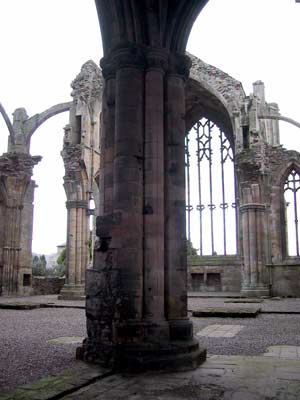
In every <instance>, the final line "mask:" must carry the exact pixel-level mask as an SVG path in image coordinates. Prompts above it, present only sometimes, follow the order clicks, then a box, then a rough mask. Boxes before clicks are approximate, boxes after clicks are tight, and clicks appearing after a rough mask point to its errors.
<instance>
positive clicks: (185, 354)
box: [76, 339, 206, 372]
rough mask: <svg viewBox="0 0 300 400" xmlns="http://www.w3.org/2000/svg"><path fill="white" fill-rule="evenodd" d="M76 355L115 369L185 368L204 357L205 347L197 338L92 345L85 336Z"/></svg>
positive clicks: (202, 359)
mask: <svg viewBox="0 0 300 400" xmlns="http://www.w3.org/2000/svg"><path fill="white" fill-rule="evenodd" d="M76 358H77V359H80V360H82V361H87V362H93V363H95V364H100V365H101V366H104V367H106V368H112V369H113V370H116V371H129V372H141V371H147V370H156V371H158V370H164V371H174V372H175V371H187V370H192V369H195V368H197V367H198V366H199V365H200V364H201V363H202V362H204V361H205V360H206V349H203V348H200V346H199V343H198V341H197V340H194V339H193V340H188V341H184V340H178V341H169V342H164V343H148V342H144V343H130V344H128V343H126V344H118V345H115V346H114V345H112V344H107V345H103V344H102V345H100V344H99V345H98V346H91V343H90V342H89V339H85V341H84V342H83V345H82V347H79V348H77V351H76Z"/></svg>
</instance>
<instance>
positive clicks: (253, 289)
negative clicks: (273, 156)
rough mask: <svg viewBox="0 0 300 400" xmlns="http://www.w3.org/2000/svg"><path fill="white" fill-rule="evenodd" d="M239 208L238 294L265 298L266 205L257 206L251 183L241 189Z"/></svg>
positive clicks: (258, 198)
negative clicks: (241, 237) (240, 257)
mask: <svg viewBox="0 0 300 400" xmlns="http://www.w3.org/2000/svg"><path fill="white" fill-rule="evenodd" d="M242 193H243V196H242V198H243V204H242V205H241V206H240V213H241V219H242V221H241V223H242V233H243V262H242V289H241V294H243V295H245V296H247V297H259V296H268V295H269V293H270V288H269V284H268V283H269V277H268V274H267V272H268V271H267V268H266V266H265V264H266V254H265V249H266V240H267V233H266V229H267V227H266V206H265V204H262V203H261V195H260V187H259V185H258V184H255V183H254V184H251V185H250V187H246V188H244V189H243V190H242Z"/></svg>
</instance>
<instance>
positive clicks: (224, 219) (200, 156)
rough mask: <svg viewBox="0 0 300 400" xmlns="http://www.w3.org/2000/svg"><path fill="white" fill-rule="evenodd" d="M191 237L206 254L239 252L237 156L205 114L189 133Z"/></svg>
mask: <svg viewBox="0 0 300 400" xmlns="http://www.w3.org/2000/svg"><path fill="white" fill-rule="evenodd" d="M185 149H186V151H185V153H186V156H185V157H186V158H185V161H186V219H187V239H188V240H189V242H190V243H192V244H193V247H194V248H196V249H197V253H198V254H199V255H200V256H202V255H228V254H236V201H235V179H234V163H233V160H234V156H233V151H232V148H231V145H230V142H229V140H228V138H227V137H226V136H225V134H224V132H222V130H221V129H220V128H218V126H217V125H216V124H214V123H213V122H212V121H210V120H207V119H205V118H202V119H201V120H200V121H198V122H197V123H196V124H195V125H194V126H193V128H192V129H191V130H190V131H189V132H188V134H187V135H186V141H185Z"/></svg>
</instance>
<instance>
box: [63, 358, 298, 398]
mask: <svg viewBox="0 0 300 400" xmlns="http://www.w3.org/2000/svg"><path fill="white" fill-rule="evenodd" d="M275 366H277V367H280V369H278V368H277V369H276V368H275ZM286 368H288V370H286ZM220 371H222V372H221V373H220ZM299 373H300V361H298V360H283V359H275V358H268V357H263V356H256V357H246V356H213V357H210V358H208V360H207V361H206V362H205V363H204V364H203V365H202V366H201V367H199V368H198V369H196V370H194V371H189V372H182V373H173V374H172V373H169V374H157V373H154V372H151V373H146V374H140V375H126V376H125V375H121V374H120V375H115V376H114V377H113V382H112V381H111V387H110V388H109V385H105V381H106V380H107V379H112V377H111V378H106V379H104V380H102V381H99V382H96V383H95V384H92V385H90V386H88V387H85V388H83V389H81V390H79V391H78V392H75V393H72V394H70V395H68V396H65V397H63V399H64V400H83V399H86V400H96V399H97V400H121V399H122V400H123V399H126V400H140V399H143V400H158V399H159V400H196V399H197V400H216V399H218V400H271V399H272V400H296V399H299V398H300V382H296V381H295V379H294V377H295V376H296V375H298V374H299ZM287 375H289V376H287Z"/></svg>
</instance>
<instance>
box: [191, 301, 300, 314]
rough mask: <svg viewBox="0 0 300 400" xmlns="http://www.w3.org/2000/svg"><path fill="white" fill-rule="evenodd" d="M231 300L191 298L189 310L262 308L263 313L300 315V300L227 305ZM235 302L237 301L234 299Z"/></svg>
mask: <svg viewBox="0 0 300 400" xmlns="http://www.w3.org/2000/svg"><path fill="white" fill-rule="evenodd" d="M228 300H231V299H220V298H197V297H189V299H188V309H189V310H196V309H198V308H201V307H231V308H241V307H245V308H251V307H253V308H257V307H259V308H261V309H262V311H269V312H270V311H273V312H274V311H277V312H278V311H279V312H289V311H295V312H299V313H300V298H291V299H289V298H282V299H281V298H277V297H275V298H273V299H264V300H263V302H262V303H225V301H228ZM232 300H233V301H234V300H235V299H232Z"/></svg>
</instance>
